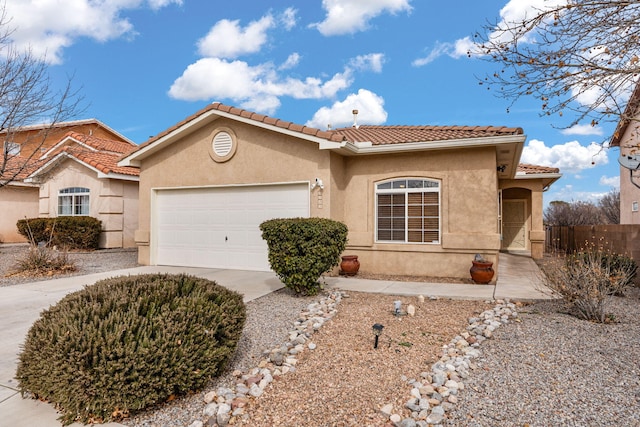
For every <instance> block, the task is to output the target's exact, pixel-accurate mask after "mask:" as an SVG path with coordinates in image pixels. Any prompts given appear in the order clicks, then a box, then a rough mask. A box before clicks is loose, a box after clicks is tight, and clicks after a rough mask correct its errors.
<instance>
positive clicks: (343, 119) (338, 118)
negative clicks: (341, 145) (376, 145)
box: [306, 89, 387, 129]
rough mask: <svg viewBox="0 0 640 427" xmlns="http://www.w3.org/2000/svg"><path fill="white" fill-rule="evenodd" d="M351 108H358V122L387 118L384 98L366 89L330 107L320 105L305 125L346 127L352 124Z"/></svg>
mask: <svg viewBox="0 0 640 427" xmlns="http://www.w3.org/2000/svg"><path fill="white" fill-rule="evenodd" d="M353 110H358V119H357V120H358V124H361V125H362V124H367V125H379V124H382V123H384V122H386V120H387V112H386V111H385V110H384V99H383V98H382V97H381V96H378V95H376V94H375V93H373V92H370V91H368V90H366V89H360V90H358V93H352V94H350V95H348V96H347V97H346V98H345V100H344V101H337V102H335V103H334V104H333V105H332V106H331V107H322V108H321V109H319V110H318V111H316V113H315V114H314V115H313V118H312V119H311V120H309V121H308V122H307V123H306V125H307V126H311V127H315V128H318V129H326V128H327V126H329V125H331V127H332V128H339V127H346V126H351V125H352V124H353Z"/></svg>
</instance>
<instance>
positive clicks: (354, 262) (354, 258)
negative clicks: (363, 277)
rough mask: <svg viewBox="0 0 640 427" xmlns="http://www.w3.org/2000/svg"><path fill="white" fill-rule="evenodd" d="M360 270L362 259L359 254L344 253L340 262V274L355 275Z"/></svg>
mask: <svg viewBox="0 0 640 427" xmlns="http://www.w3.org/2000/svg"><path fill="white" fill-rule="evenodd" d="M358 270H360V261H358V255H343V256H342V262H341V263H340V274H344V275H345V276H355V275H356V274H358Z"/></svg>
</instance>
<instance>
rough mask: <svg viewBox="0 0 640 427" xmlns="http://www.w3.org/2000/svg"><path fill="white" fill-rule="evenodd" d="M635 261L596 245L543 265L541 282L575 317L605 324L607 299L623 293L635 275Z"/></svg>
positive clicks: (607, 316) (607, 314) (607, 315)
mask: <svg viewBox="0 0 640 427" xmlns="http://www.w3.org/2000/svg"><path fill="white" fill-rule="evenodd" d="M636 269H637V267H636V263H635V262H633V260H631V261H629V259H628V258H627V257H623V256H621V255H615V254H612V253H610V252H608V251H606V250H602V249H600V248H597V247H595V245H592V246H589V247H587V248H585V249H582V250H581V251H579V252H576V253H574V254H570V255H567V256H566V257H557V258H555V259H552V260H551V261H549V262H547V263H545V265H544V266H543V272H544V277H543V284H544V285H545V286H546V287H547V288H549V289H550V290H551V291H552V292H553V293H554V294H555V295H557V296H559V297H560V298H562V299H563V300H564V302H565V303H566V304H567V305H568V306H569V307H570V309H572V310H573V312H574V313H575V314H576V316H577V317H579V318H582V319H585V320H592V321H595V322H601V323H604V322H606V321H607V320H608V318H609V314H610V313H607V312H606V308H607V301H608V299H609V298H610V297H611V296H613V295H622V294H624V291H625V289H627V287H628V286H629V285H630V284H631V282H632V280H633V277H634V275H635V274H636Z"/></svg>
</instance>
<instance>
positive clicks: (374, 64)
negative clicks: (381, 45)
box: [349, 53, 385, 73]
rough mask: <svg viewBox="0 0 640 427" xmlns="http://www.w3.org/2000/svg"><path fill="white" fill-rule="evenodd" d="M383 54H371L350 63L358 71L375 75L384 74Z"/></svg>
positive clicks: (361, 56) (358, 57)
mask: <svg viewBox="0 0 640 427" xmlns="http://www.w3.org/2000/svg"><path fill="white" fill-rule="evenodd" d="M384 62H385V61H384V54H383V53H370V54H368V55H359V56H356V57H355V58H353V59H351V61H349V65H351V66H352V67H353V68H355V69H356V70H360V71H373V72H375V73H381V72H382V65H383V64H384Z"/></svg>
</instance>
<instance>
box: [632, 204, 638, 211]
mask: <svg viewBox="0 0 640 427" xmlns="http://www.w3.org/2000/svg"><path fill="white" fill-rule="evenodd" d="M631 212H638V202H632V203H631Z"/></svg>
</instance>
